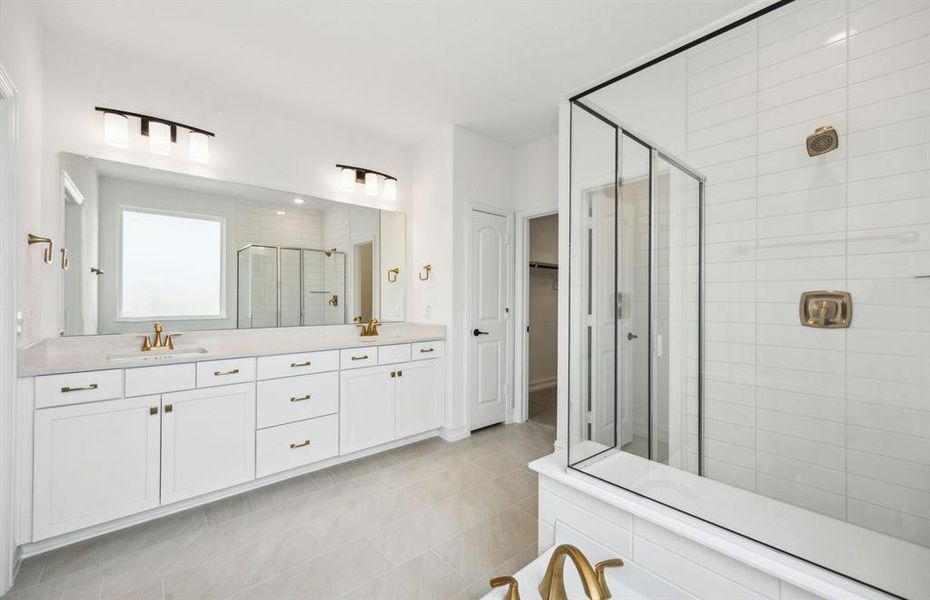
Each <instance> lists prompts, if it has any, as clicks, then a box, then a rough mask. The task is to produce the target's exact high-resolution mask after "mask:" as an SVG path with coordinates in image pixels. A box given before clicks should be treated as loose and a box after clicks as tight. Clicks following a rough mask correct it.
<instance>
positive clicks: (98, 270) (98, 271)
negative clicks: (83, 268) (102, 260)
mask: <svg viewBox="0 0 930 600" xmlns="http://www.w3.org/2000/svg"><path fill="white" fill-rule="evenodd" d="M90 272H91V273H93V274H94V275H104V274H105V273H104V271H103V269H101V268H100V267H91V268H90Z"/></svg>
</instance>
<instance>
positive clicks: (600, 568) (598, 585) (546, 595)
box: [539, 544, 623, 600]
mask: <svg viewBox="0 0 930 600" xmlns="http://www.w3.org/2000/svg"><path fill="white" fill-rule="evenodd" d="M566 556H567V557H569V558H570V559H572V563H574V565H575V569H577V571H578V575H580V576H581V584H582V585H583V586H584V593H585V595H586V596H587V597H588V598H590V599H591V600H607V599H608V598H610V588H608V587H607V578H606V577H605V576H604V569H606V568H607V567H622V566H623V561H622V560H620V559H619V558H612V559H609V560H605V561H601V562H599V563H597V566H595V567H594V568H592V567H591V563H590V562H588V559H587V558H586V557H585V555H584V554H582V552H581V550H579V549H578V548H576V547H575V546H572V545H571V544H562V545H560V546H557V547H556V549H555V550H554V551H553V552H552V556H551V557H550V558H549V566H548V567H547V568H546V575H545V576H544V577H543V580H542V582H541V583H540V584H539V595H540V596H542V599H543V600H568V598H567V596H566V595H565V578H564V569H565V557H566Z"/></svg>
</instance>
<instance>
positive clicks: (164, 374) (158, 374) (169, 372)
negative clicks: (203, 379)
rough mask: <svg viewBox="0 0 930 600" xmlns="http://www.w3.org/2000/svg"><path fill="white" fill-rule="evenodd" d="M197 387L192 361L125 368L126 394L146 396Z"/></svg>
mask: <svg viewBox="0 0 930 600" xmlns="http://www.w3.org/2000/svg"><path fill="white" fill-rule="evenodd" d="M195 387H197V369H196V367H195V366H194V364H193V363H187V364H183V365H159V366H157V367H139V368H138V369H126V396H127V397H132V396H146V395H148V394H163V393H165V392H177V391H180V390H192V389H194V388H195Z"/></svg>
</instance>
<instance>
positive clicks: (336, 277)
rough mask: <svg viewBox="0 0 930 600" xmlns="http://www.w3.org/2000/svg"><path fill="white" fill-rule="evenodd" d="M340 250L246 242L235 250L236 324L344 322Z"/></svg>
mask: <svg viewBox="0 0 930 600" xmlns="http://www.w3.org/2000/svg"><path fill="white" fill-rule="evenodd" d="M345 263H346V258H345V253H344V252H338V251H336V250H315V249H309V248H283V247H278V246H262V245H258V244H250V245H248V246H245V247H244V248H241V249H240V250H239V252H238V278H239V280H238V285H237V300H238V309H237V314H238V327H239V328H240V329H251V328H258V327H287V326H298V325H339V324H342V323H345V285H346V284H345V269H346V266H345Z"/></svg>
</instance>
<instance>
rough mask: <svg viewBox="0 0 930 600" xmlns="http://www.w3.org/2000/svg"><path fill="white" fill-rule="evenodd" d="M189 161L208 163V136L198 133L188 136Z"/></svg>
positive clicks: (193, 132) (194, 132)
mask: <svg viewBox="0 0 930 600" xmlns="http://www.w3.org/2000/svg"><path fill="white" fill-rule="evenodd" d="M190 153H191V154H190V155H191V160H192V161H194V162H199V163H207V162H210V136H208V135H207V134H205V133H201V132H199V131H192V132H191V135H190Z"/></svg>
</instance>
